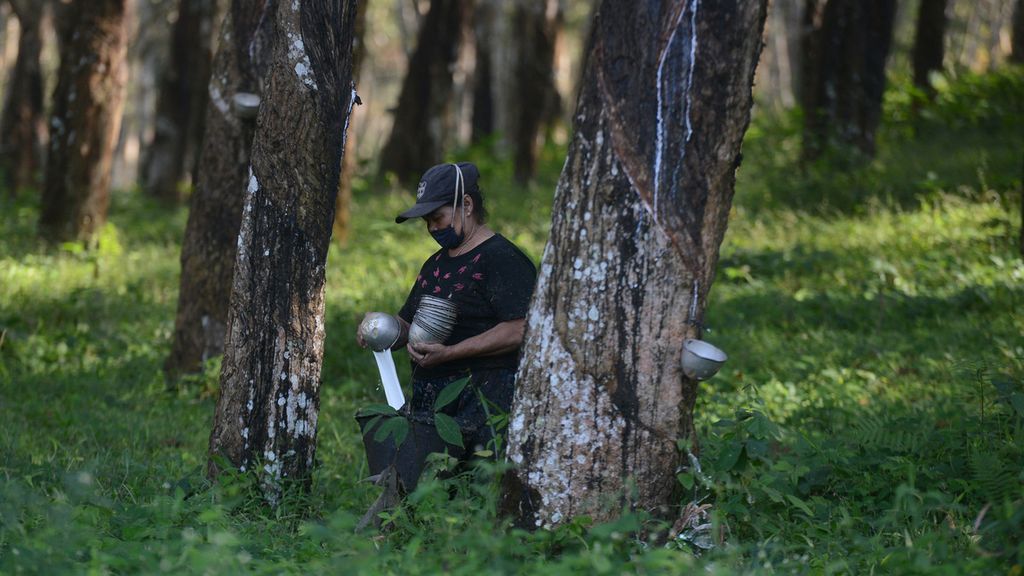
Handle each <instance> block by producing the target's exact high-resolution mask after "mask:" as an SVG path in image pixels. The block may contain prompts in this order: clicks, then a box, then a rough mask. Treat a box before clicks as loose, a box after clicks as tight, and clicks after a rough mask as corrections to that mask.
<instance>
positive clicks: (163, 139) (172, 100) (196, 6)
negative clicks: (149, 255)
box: [141, 0, 230, 203]
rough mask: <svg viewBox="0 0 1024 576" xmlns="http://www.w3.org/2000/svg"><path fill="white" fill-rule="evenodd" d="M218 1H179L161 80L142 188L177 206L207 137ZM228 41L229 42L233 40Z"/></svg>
mask: <svg viewBox="0 0 1024 576" xmlns="http://www.w3.org/2000/svg"><path fill="white" fill-rule="evenodd" d="M216 13H217V2H216V0H179V1H178V10H177V14H178V18H177V20H176V21H175V23H174V29H173V33H172V35H171V49H170V57H171V58H170V62H169V65H168V66H167V67H166V68H164V70H163V71H162V74H161V78H160V91H159V93H158V94H157V101H156V118H155V123H154V135H153V141H152V142H151V143H150V144H149V146H148V147H147V148H146V151H145V154H144V156H143V161H142V167H141V168H142V169H141V180H142V184H143V188H144V189H145V190H146V192H147V193H149V194H150V195H152V196H155V197H157V198H160V199H161V200H165V201H167V202H171V203H176V202H179V201H180V200H181V197H182V193H181V192H182V189H183V187H184V185H185V184H186V183H187V182H189V181H191V177H192V172H193V169H194V168H195V160H196V156H197V154H198V150H199V145H200V142H201V140H202V136H203V119H204V117H205V112H206V102H207V99H208V96H207V85H208V83H209V79H210V63H211V52H212V44H213V24H214V18H215V16H216ZM229 41H230V39H229Z"/></svg>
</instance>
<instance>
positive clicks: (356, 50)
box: [334, 9, 368, 246]
mask: <svg viewBox="0 0 1024 576" xmlns="http://www.w3.org/2000/svg"><path fill="white" fill-rule="evenodd" d="M367 12H368V10H365V9H364V10H358V11H357V12H356V37H355V40H354V44H353V47H352V78H353V81H354V82H355V83H356V85H357V86H358V83H359V72H360V71H361V70H362V68H363V59H364V58H365V57H366V43H365V38H366V13H367ZM356 104H359V102H356ZM356 111H357V108H354V107H353V108H352V116H351V118H349V129H348V136H347V140H346V142H345V148H347V149H348V154H345V155H344V157H343V158H342V160H341V177H340V178H339V179H338V199H337V201H336V202H335V204H334V239H335V240H336V241H337V242H338V243H339V244H340V245H342V246H344V245H346V244H348V236H349V232H351V229H352V224H351V220H352V178H353V177H354V176H355V172H356V158H357V154H356V152H357V148H358V145H357V140H356V135H357V134H358V133H359V131H358V130H357V129H356V126H357V125H358V122H359V118H360V117H361V115H360V114H357V113H356Z"/></svg>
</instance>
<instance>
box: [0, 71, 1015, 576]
mask: <svg viewBox="0 0 1024 576" xmlns="http://www.w3.org/2000/svg"><path fill="white" fill-rule="evenodd" d="M1022 103H1024V76H1022V75H1021V74H1016V75H1015V74H1001V75H994V76H984V77H971V78H966V79H963V80H962V81H960V82H957V83H955V84H953V85H952V86H950V87H948V88H946V89H944V90H943V91H942V92H941V93H940V97H939V101H938V103H937V104H935V105H932V106H929V107H926V108H925V109H924V110H922V111H921V113H920V116H919V117H916V118H913V119H912V118H911V112H910V111H911V107H910V105H909V101H908V100H907V98H906V97H905V95H904V93H902V92H899V91H895V90H894V91H892V94H891V95H890V97H889V99H888V101H887V107H886V111H887V112H886V124H885V126H884V127H883V130H882V131H881V133H880V135H879V154H878V156H877V158H876V159H874V160H872V161H864V160H858V159H850V158H849V157H840V156H838V155H837V156H836V157H834V158H830V159H827V160H825V161H823V162H821V163H819V164H818V165H815V166H811V167H807V168H806V169H803V170H801V169H800V168H798V167H797V164H796V156H797V153H798V148H799V134H798V129H797V127H798V126H799V123H798V120H799V119H798V118H795V117H772V116H770V115H769V114H762V113H760V112H759V113H758V114H757V115H756V117H755V122H754V124H753V125H752V126H751V129H750V132H749V134H748V138H747V141H746V145H745V150H744V154H745V161H744V164H743V166H742V168H741V169H740V171H739V176H738V184H737V192H736V197H735V208H734V212H733V215H732V218H731V221H730V225H729V230H728V233H727V235H726V238H725V242H724V244H723V246H722V258H721V262H720V265H719V270H718V276H717V279H716V282H715V285H714V288H713V291H712V295H711V306H710V308H709V310H708V312H707V323H708V326H709V328H710V331H709V332H708V334H707V339H708V340H709V341H711V342H714V343H715V344H717V345H719V346H720V347H722V348H723V349H724V350H726V351H727V352H728V353H729V355H730V360H729V362H728V364H727V365H726V367H725V368H724V369H723V371H722V372H721V373H720V374H719V375H718V376H717V377H715V378H714V379H712V380H710V381H708V382H706V383H703V384H702V385H701V395H700V398H699V401H698V406H697V417H698V421H699V428H700V433H701V438H702V447H703V452H702V462H703V471H704V473H705V474H706V478H701V477H694V476H690V475H681V476H680V477H679V478H678V481H679V482H681V483H682V484H683V485H684V486H685V487H686V488H687V489H688V490H693V494H694V497H695V498H698V499H703V500H702V502H704V503H709V504H712V508H711V510H712V511H713V514H712V517H713V520H714V524H715V532H716V533H717V534H724V535H725V542H724V543H717V544H716V545H715V547H714V548H713V549H712V550H709V551H703V552H702V553H700V554H695V551H697V549H696V548H694V547H693V544H691V543H688V542H686V541H685V540H682V539H680V540H675V541H670V542H667V543H666V542H665V541H664V533H665V528H666V526H665V525H664V524H663V523H661V522H659V521H657V520H655V519H652V518H648V517H646V516H644V515H642V514H638V513H628V512H627V513H624V514H623V516H622V517H621V519H620V520H618V521H617V522H615V523H612V524H605V525H597V526H592V525H590V523H589V522H588V521H587V519H585V518H584V519H577V520H576V521H575V522H573V523H571V524H569V525H566V526H564V527H562V528H559V529H557V530H554V531H541V532H537V533H526V532H521V531H517V530H513V529H511V528H509V527H508V526H507V523H506V522H505V521H504V520H502V519H500V518H498V517H497V516H496V515H495V512H494V508H495V495H494V489H493V483H488V482H487V481H486V479H487V478H489V477H490V476H492V475H493V474H494V470H489V469H480V470H477V471H476V472H475V474H476V475H477V477H478V480H473V479H471V478H468V477H467V476H466V475H464V476H459V477H456V478H454V479H452V480H447V481H443V482H442V481H432V482H424V483H423V484H422V485H421V487H420V488H419V489H418V490H417V491H416V492H415V493H414V494H413V495H412V496H411V497H410V498H409V499H408V502H407V504H406V505H405V506H403V507H401V508H400V509H398V510H396V511H394V512H393V513H391V514H389V515H387V517H386V518H385V524H386V526H387V529H386V530H385V531H383V532H380V533H377V532H373V533H360V534H356V533H354V532H353V526H354V524H355V522H356V520H357V519H358V517H359V515H360V514H361V513H362V512H363V511H365V510H366V508H367V507H368V505H369V504H370V503H371V502H372V500H373V499H374V498H375V496H376V492H377V490H378V489H377V488H375V487H373V486H371V485H369V484H367V483H365V482H361V481H360V479H362V478H364V477H365V476H366V475H367V471H366V465H365V458H364V456H363V452H362V444H361V441H360V438H359V434H358V429H357V426H356V423H355V420H354V419H353V414H354V412H355V411H356V409H357V408H359V407H360V406H363V405H365V404H368V403H376V402H381V401H382V400H383V392H382V391H381V390H380V389H379V387H378V386H379V385H378V382H379V379H378V376H377V373H376V368H375V364H374V360H373V357H372V355H371V354H370V353H369V352H367V351H364V350H361V349H359V348H358V347H356V345H355V344H354V342H353V333H354V330H355V327H356V325H357V322H358V321H359V319H360V318H361V316H362V313H363V312H364V311H367V310H385V311H394V310H397V308H398V307H399V305H400V304H401V302H402V301H403V300H404V297H405V295H406V292H407V287H408V285H409V284H410V282H411V281H412V278H413V277H414V276H415V274H416V271H417V269H418V268H419V265H420V263H421V262H422V260H423V259H424V258H426V256H427V255H428V254H430V253H431V252H432V251H433V250H434V246H433V242H432V241H431V240H430V238H429V236H427V235H426V234H425V232H424V230H423V229H422V227H421V226H419V225H416V224H408V225H404V226H397V225H395V224H394V223H393V215H394V214H395V213H397V212H398V211H400V210H401V209H402V208H404V207H405V205H406V203H407V202H408V201H409V200H408V198H409V195H401V194H385V193H382V192H381V190H378V189H374V188H373V187H372V186H371V185H369V184H368V183H367V182H364V181H359V182H358V189H357V193H356V199H355V203H356V205H355V207H354V211H353V215H354V217H353V221H354V226H355V228H354V231H353V234H352V240H351V242H350V244H349V245H348V246H346V247H344V248H340V247H337V246H335V247H333V248H332V251H331V253H330V257H329V263H328V279H327V343H326V347H325V350H326V352H325V358H324V368H323V386H322V388H321V404H320V409H321V412H320V418H319V423H320V429H319V436H318V444H319V446H318V451H317V454H318V460H319V465H318V466H317V469H316V473H315V476H314V480H313V485H312V490H311V491H310V492H309V493H305V494H304V493H302V492H299V491H295V492H294V493H289V494H288V495H287V496H286V497H285V498H284V499H283V501H282V503H281V505H280V506H279V507H277V508H276V509H273V510H270V509H266V508H263V507H261V506H259V505H258V504H255V503H254V502H255V501H256V500H257V499H255V498H253V497H252V496H253V490H252V488H251V484H250V483H249V482H248V481H247V480H246V479H245V478H226V479H225V481H224V482H222V483H220V484H218V485H216V486H210V485H208V484H207V483H206V482H205V480H204V474H203V470H204V465H205V461H206V445H207V440H208V436H209V431H210V426H211V422H212V416H213V410H214V399H215V395H216V393H217V392H216V388H217V374H218V366H217V364H216V362H214V363H211V364H210V365H209V367H208V369H207V371H206V372H205V373H204V374H201V375H198V376H196V377H193V378H190V379H189V380H188V381H186V382H185V383H184V385H183V386H182V387H181V389H179V390H177V391H173V392H169V391H167V387H166V384H165V382H164V380H163V376H162V373H161V370H160V367H161V363H162V362H163V359H164V357H165V356H166V355H167V353H168V350H169V346H170V334H171V330H172V327H173V321H174V312H175V306H176V299H177V286H178V254H179V248H180V242H181V236H182V231H183V229H184V223H185V219H186V217H187V214H186V210H185V209H184V208H176V209H166V208H163V207H161V206H159V205H156V204H154V203H151V202H149V201H148V200H145V199H143V198H141V197H140V194H138V193H137V192H135V191H120V192H118V193H116V194H115V195H114V198H113V206H112V208H111V216H110V225H109V226H108V227H107V228H106V229H105V231H104V234H103V237H102V239H101V243H100V247H99V249H98V250H96V251H94V252H91V253H87V252H83V251H81V250H80V249H79V248H78V247H77V246H74V245H65V246H60V247H48V246H46V245H44V244H42V243H41V242H40V241H38V240H37V239H36V237H35V233H34V232H35V222H36V219H37V216H38V200H37V199H36V198H31V197H24V198H22V199H20V200H18V201H15V202H13V203H12V202H10V201H5V202H6V203H5V204H0V208H2V210H0V573H2V574H19V573H40V574H55V573H65V572H74V573H85V572H88V573H90V574H102V573H156V572H177V573H181V572H196V573H231V572H238V571H251V572H257V573H275V574H278V573H320V572H324V573H327V572H330V573H346V574H347V573H370V574H374V573H395V574H421V573H422V574H431V573H438V572H450V573H459V574H483V573H525V574H534V573H578V572H583V571H586V572H593V573H612V574H618V573H623V572H639V573H679V572H694V571H699V572H703V573H711V574H732V573H772V572H777V573H808V574H831V573H853V574H867V573H898V574H909V573H928V574H965V573H977V574H991V573H1007V572H1009V573H1015V574H1020V573H1021V570H1022V568H1021V565H1022V564H1024V543H1022V542H1024V337H1022V334H1024V307H1022V306H1024V260H1022V258H1021V255H1020V247H1019V239H1018V238H1019V226H1020V221H1021V212H1020V206H1021V192H1020V187H1021V172H1022V158H1024V142H1022V141H1021V137H1020V135H1021V134H1024V110H1022V109H1021V107H1022V105H1024V104H1022ZM563 155H564V150H556V149H551V150H547V151H546V152H545V159H544V162H543V169H542V173H541V174H540V177H539V179H538V182H537V183H536V184H535V185H534V186H532V187H531V188H530V189H528V190H525V191H524V190H519V189H515V188H513V187H511V186H510V185H506V184H505V182H510V181H511V170H510V167H509V166H508V165H507V164H506V163H501V162H496V161H493V160H490V159H488V155H487V154H485V153H483V152H482V151H481V150H471V151H468V152H466V153H464V154H462V155H461V156H460V157H461V158H470V159H473V160H474V161H477V162H478V164H479V165H480V168H481V172H482V173H483V174H484V180H483V182H484V186H485V195H486V198H487V201H488V203H489V206H488V209H489V210H490V212H491V214H492V225H493V227H494V228H495V229H497V230H498V231H500V232H502V233H503V234H505V235H506V236H508V237H509V238H511V239H512V240H513V241H515V242H516V243H518V244H519V245H520V246H522V247H524V248H525V250H526V251H527V252H528V253H529V254H530V255H531V256H532V257H533V258H534V259H535V260H537V259H538V258H539V257H540V254H541V251H542V248H543V244H544V242H545V239H546V233H547V228H548V226H549V223H550V206H551V198H552V194H553V190H554V183H555V182H556V181H557V178H558V173H559V170H560V168H561V165H562V160H563ZM398 364H399V366H400V375H401V377H402V379H403V380H404V381H408V377H407V375H408V368H407V366H406V361H405V356H404V354H399V355H398ZM479 478H483V479H484V481H480V480H479ZM453 493H454V494H455V495H454V496H451V494H453Z"/></svg>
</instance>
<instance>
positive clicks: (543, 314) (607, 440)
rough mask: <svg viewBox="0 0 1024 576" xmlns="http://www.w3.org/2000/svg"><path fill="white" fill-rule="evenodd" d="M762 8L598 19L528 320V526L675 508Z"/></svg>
mask: <svg viewBox="0 0 1024 576" xmlns="http://www.w3.org/2000/svg"><path fill="white" fill-rule="evenodd" d="M766 4H767V0H760V1H758V2H736V3H717V4H705V3H701V2H699V0H690V1H677V2H673V1H662V2H645V3H640V4H634V3H631V2H624V1H621V0H605V1H604V2H603V3H602V4H601V7H600V10H599V12H598V13H597V15H596V19H595V22H594V28H593V32H592V36H591V40H590V49H589V55H588V59H587V64H586V68H585V72H584V79H583V85H582V88H581V92H580V98H579V104H578V107H577V109H576V114H575V118H576V121H575V126H574V129H575V136H574V139H573V142H572V144H571V146H570V149H569V156H568V159H567V161H566V165H565V168H564V170H563V172H562V176H561V179H560V181H559V184H558V189H557V191H556V196H555V201H554V209H553V218H552V228H551V238H550V240H549V241H548V245H547V247H546V248H545V250H544V256H543V259H542V262H541V271H540V277H539V279H538V282H537V287H536V291H535V293H534V296H533V301H532V303H531V306H530V312H529V315H528V318H527V334H526V337H525V339H524V348H523V352H522V361H521V364H520V368H519V373H518V382H517V390H516V396H515V402H514V405H513V409H512V414H511V418H510V427H509V448H510V451H509V456H510V459H511V460H512V462H513V463H514V464H515V465H516V468H515V470H514V472H513V473H511V474H510V476H509V477H508V478H507V483H506V491H505V500H504V505H505V507H506V509H511V510H512V511H513V512H514V513H515V514H516V516H517V517H518V518H519V521H520V524H521V525H522V526H524V527H527V528H534V527H539V526H545V527H548V526H553V525H556V524H559V523H560V522H563V521H567V520H568V519H569V518H571V517H573V516H578V515H588V516H591V517H593V518H594V519H595V520H596V521H602V520H605V519H608V518H610V517H612V516H614V515H616V514H617V513H618V512H619V511H620V510H621V509H622V505H623V504H624V503H628V504H629V505H631V506H632V507H634V508H639V509H644V510H650V511H653V512H654V513H656V514H658V515H662V516H664V515H666V513H667V511H668V508H669V507H670V506H671V505H672V504H673V500H672V498H673V492H674V486H676V484H677V482H676V480H675V474H676V470H677V468H678V466H679V465H680V462H681V459H680V455H679V453H678V451H677V447H676V441H677V439H679V438H680V437H686V438H689V441H690V442H691V443H694V442H696V436H695V432H694V428H693V406H694V400H695V398H696V390H697V383H696V382H694V381H690V380H688V379H685V378H684V376H683V374H682V369H681V365H680V359H681V350H682V345H683V341H684V339H685V338H687V337H699V335H700V329H699V326H700V324H701V320H702V317H703V313H704V307H705V304H706V302H707V297H708V292H709V290H710V288H711V282H712V280H713V276H714V270H715V266H716V263H717V260H718V249H719V245H720V244H721V241H722V238H723V235H724V233H725V227H726V223H727V221H728V215H729V209H730V206H731V202H732V195H733V185H734V181H735V170H736V167H737V166H738V164H739V162H740V144H741V141H742V138H743V134H744V132H745V131H746V127H747V125H748V122H749V118H750V106H751V103H752V97H751V84H752V81H753V75H754V68H755V65H756V63H757V57H758V53H759V51H760V48H761V32H762V30H763V27H764V20H765V13H766Z"/></svg>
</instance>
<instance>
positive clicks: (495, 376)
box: [411, 368, 516, 458]
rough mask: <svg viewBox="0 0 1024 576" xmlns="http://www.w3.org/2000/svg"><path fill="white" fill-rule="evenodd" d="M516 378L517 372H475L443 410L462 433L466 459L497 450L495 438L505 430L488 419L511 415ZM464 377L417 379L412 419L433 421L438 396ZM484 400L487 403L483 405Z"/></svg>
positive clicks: (414, 386)
mask: <svg viewBox="0 0 1024 576" xmlns="http://www.w3.org/2000/svg"><path fill="white" fill-rule="evenodd" d="M515 376H516V373H515V370H512V369H509V368H492V369H487V370H474V371H473V372H472V374H471V376H470V379H469V384H468V385H467V386H466V387H465V388H464V389H463V390H462V393H461V394H460V395H459V397H458V398H457V399H456V400H455V401H453V402H452V403H450V404H448V405H447V406H445V407H444V408H443V409H442V410H441V411H442V412H444V413H445V414H447V415H449V416H451V417H452V418H454V419H455V421H456V422H457V423H458V424H459V428H461V429H462V441H463V444H464V445H465V447H466V455H467V458H468V457H471V456H472V455H473V453H474V452H478V451H480V450H494V448H495V446H494V445H493V442H492V441H493V440H494V438H495V434H498V435H500V436H501V437H502V438H504V436H505V432H504V430H495V429H494V428H493V427H492V426H491V425H489V424H488V423H487V420H488V416H494V415H495V414H497V413H503V414H508V413H509V411H510V410H511V409H512V395H513V392H514V391H515ZM464 377H465V376H464V375H455V376H450V377H447V378H438V379H429V380H426V379H422V380H421V379H415V378H414V379H413V381H412V402H411V408H412V416H413V418H414V419H416V420H429V421H433V415H434V401H435V400H436V399H437V395H438V394H440V393H441V390H444V388H445V386H448V385H449V384H451V383H452V382H455V381H457V380H459V379H460V378H464ZM481 396H482V397H483V398H484V399H486V400H487V402H483V401H482V398H481ZM503 444H504V442H502V445H503Z"/></svg>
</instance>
